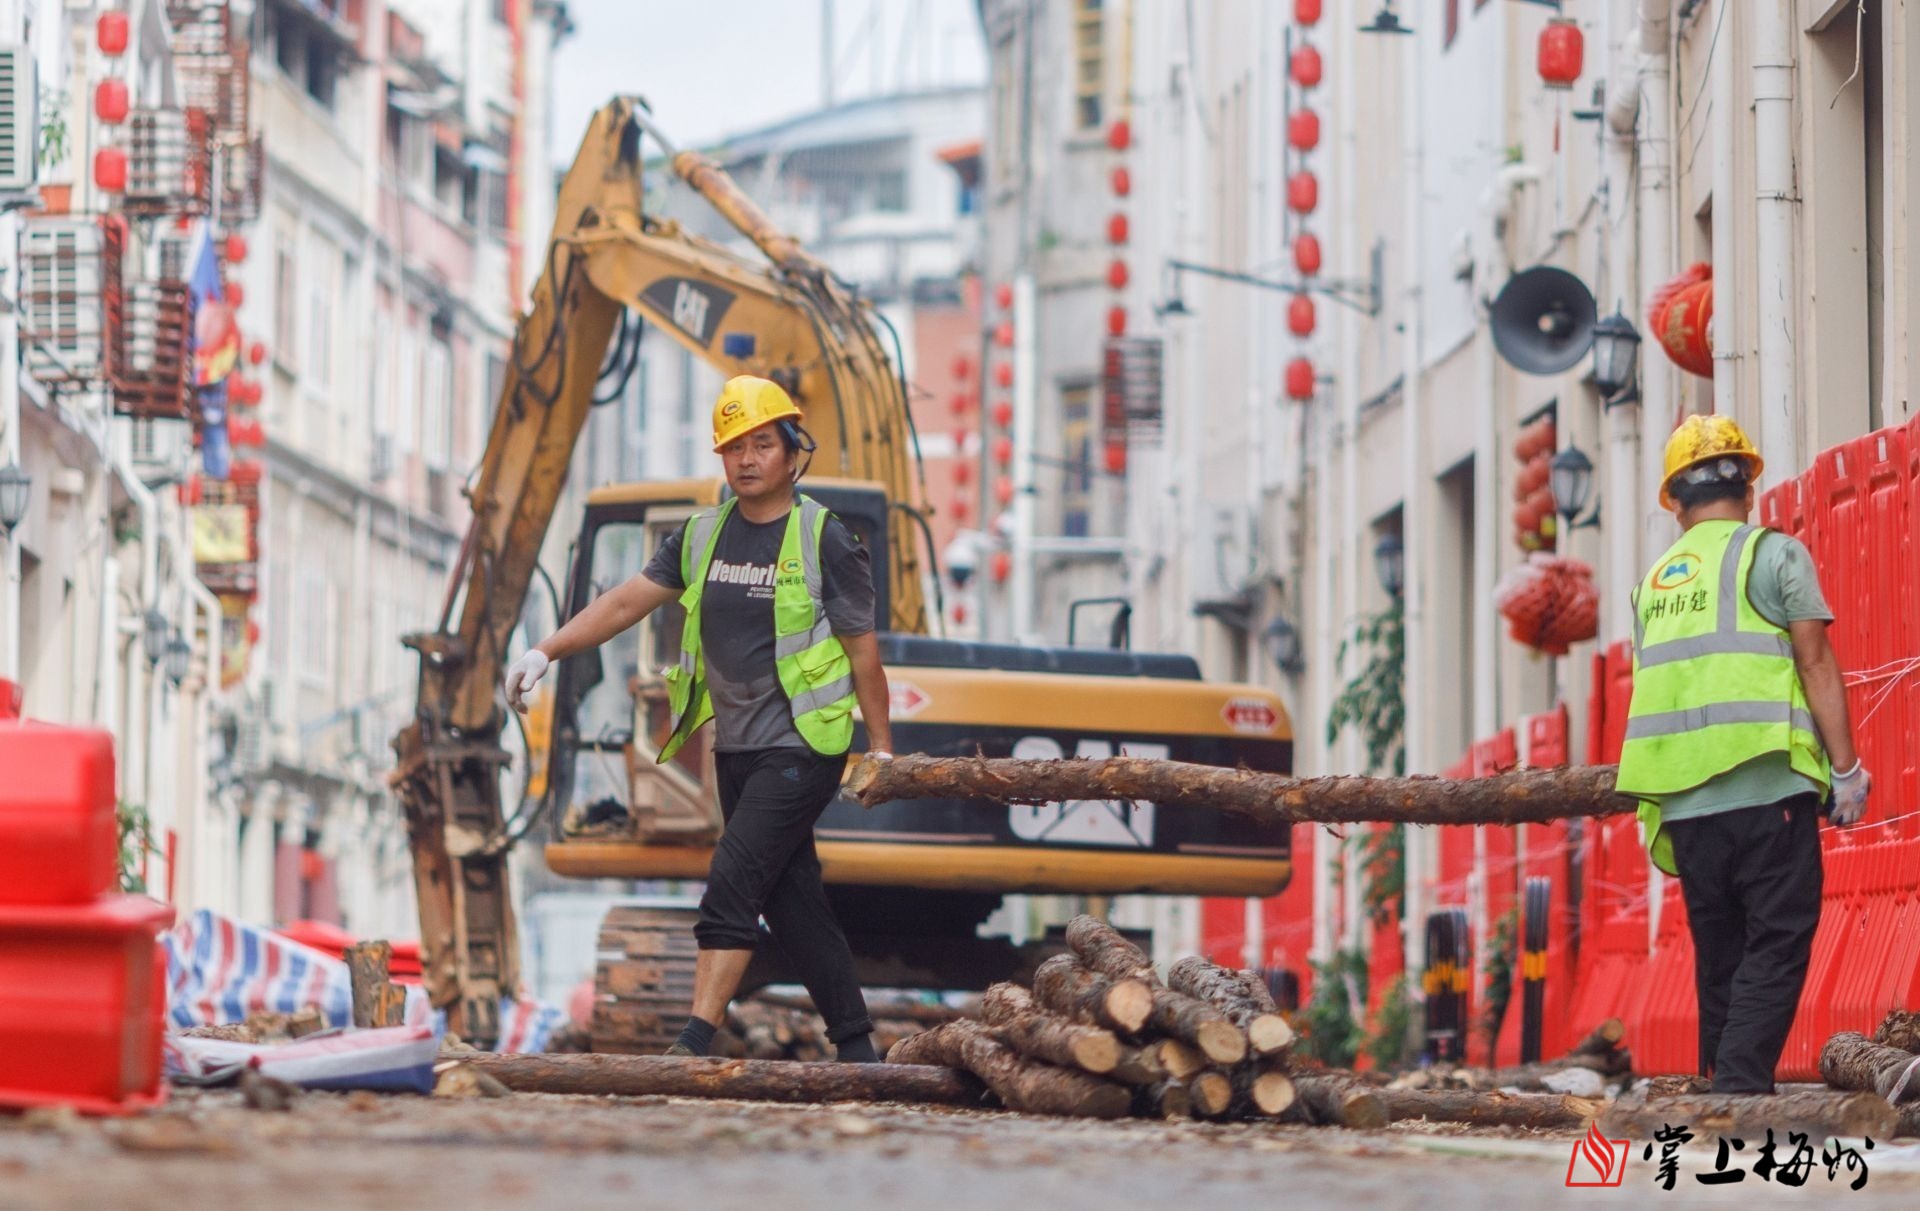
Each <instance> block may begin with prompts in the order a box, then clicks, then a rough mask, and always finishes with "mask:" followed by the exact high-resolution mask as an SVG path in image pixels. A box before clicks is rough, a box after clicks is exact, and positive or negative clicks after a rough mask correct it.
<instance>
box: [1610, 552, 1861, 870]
mask: <svg viewBox="0 0 1920 1211" xmlns="http://www.w3.org/2000/svg"><path fill="white" fill-rule="evenodd" d="M1764 533H1766V531H1765V530H1764V529H1762V528H1761V527H1759V526H1750V525H1744V524H1742V523H1740V522H1737V521H1703V522H1701V523H1700V524H1698V525H1696V526H1694V527H1693V528H1692V529H1691V530H1688V531H1687V532H1686V533H1685V534H1683V535H1681V537H1680V541H1678V542H1676V543H1674V544H1673V546H1672V547H1670V548H1669V549H1668V550H1667V553H1666V554H1665V555H1663V556H1661V557H1660V561H1659V562H1658V563H1656V564H1654V565H1653V569H1652V570H1651V571H1650V572H1648V573H1647V575H1646V579H1644V580H1642V581H1641V582H1640V586H1639V587H1638V588H1636V589H1635V590H1634V592H1633V626H1634V645H1633V705H1632V707H1631V708H1629V710H1628V711H1627V740H1626V745H1625V747H1624V748H1622V749H1621V752H1620V776H1619V781H1618V782H1617V783H1616V786H1617V788H1618V789H1619V791H1620V793H1622V794H1625V795H1636V796H1639V797H1640V799H1641V804H1640V825H1641V837H1642V839H1643V840H1644V841H1645V842H1646V846H1647V853H1648V856H1649V857H1651V858H1652V860H1653V864H1654V865H1655V866H1657V867H1659V868H1660V869H1661V870H1663V871H1666V872H1667V873H1668V874H1676V873H1678V872H1677V871H1676V870H1675V869H1674V865H1673V838H1671V837H1670V836H1668V835H1666V834H1665V833H1664V832H1663V831H1662V830H1661V827H1660V803H1659V797H1660V796H1662V795H1671V794H1676V793H1678V792H1680V791H1684V790H1691V789H1692V788H1694V787H1696V786H1700V785H1701V784H1703V783H1705V782H1707V781H1708V780H1710V779H1713V778H1717V777H1719V776H1720V775H1721V774H1724V773H1726V772H1727V771H1729V770H1731V769H1733V768H1734V767H1735V766H1738V765H1742V764H1744V763H1746V762H1748V761H1751V760H1753V759H1754V758H1756V757H1763V756H1765V755H1767V754H1768V753H1780V752H1784V753H1787V754H1788V755H1789V757H1790V759H1791V762H1792V765H1793V768H1794V769H1795V770H1796V771H1798V772H1799V773H1802V774H1804V775H1806V776H1807V777H1808V778H1811V779H1812V780H1813V781H1815V782H1817V783H1819V784H1820V785H1821V786H1822V787H1825V786H1827V785H1828V783H1829V781H1830V772H1829V767H1828V765H1827V754H1826V750H1825V749H1824V748H1822V747H1821V744H1820V736H1819V733H1818V731H1817V730H1816V729H1815V727H1814V722H1813V712H1812V711H1811V710H1810V709H1808V707H1807V696H1806V691H1805V689H1804V688H1803V687H1802V686H1801V684H1800V674H1799V671H1798V670H1797V669H1796V668H1795V667H1794V663H1793V644H1792V643H1791V641H1790V640H1789V639H1788V636H1787V632H1786V631H1785V630H1783V629H1782V628H1780V627H1777V626H1775V625H1774V624H1773V623H1771V622H1769V621H1768V620H1767V619H1766V617H1765V616H1763V615H1762V614H1761V613H1760V611H1758V610H1756V609H1754V608H1753V603H1752V602H1751V601H1749V600H1748V599H1747V577H1748V575H1749V574H1751V572H1752V571H1753V557H1754V553H1755V551H1757V550H1758V549H1759V546H1760V536H1761V535H1762V534H1764Z"/></svg>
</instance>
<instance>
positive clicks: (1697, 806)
mask: <svg viewBox="0 0 1920 1211" xmlns="http://www.w3.org/2000/svg"><path fill="white" fill-rule="evenodd" d="M1759 542H1760V547H1759V549H1758V550H1756V551H1755V552H1754V555H1753V569H1752V571H1751V572H1750V573H1749V574H1748V576H1747V600H1748V601H1750V602H1752V603H1753V608H1754V609H1755V610H1756V611H1758V612H1759V614H1760V616H1761V617H1762V618H1765V619H1766V620H1767V621H1768V622H1771V623H1773V624H1774V625H1775V626H1779V627H1784V626H1786V625H1787V624H1788V623H1793V622H1805V621H1807V620H1808V619H1815V618H1817V619H1819V620H1821V621H1823V622H1832V621H1833V611H1832V610H1831V609H1829V608H1828V606H1827V599H1826V596H1825V595H1824V594H1822V593H1821V591H1820V574H1819V573H1818V572H1817V571H1816V570H1815V569H1814V566H1813V556H1812V555H1809V554H1808V553H1807V549H1806V547H1804V546H1802V545H1800V540H1799V539H1797V538H1794V537H1793V536H1791V535H1788V534H1782V533H1780V532H1779V531H1777V530H1769V531H1767V532H1766V533H1765V534H1762V535H1761V536H1760V539H1759ZM1819 790H1820V787H1819V784H1818V783H1816V782H1814V781H1813V780H1812V779H1810V778H1808V777H1807V776H1806V775H1804V774H1801V773H1799V772H1798V771H1796V770H1795V769H1794V768H1793V766H1792V763H1791V760H1790V759H1789V758H1788V756H1787V754H1785V753H1768V754H1767V755H1766V756H1764V757H1755V758H1754V759H1753V760H1751V761H1748V762H1746V763H1744V764H1742V765H1737V766H1735V767H1734V768H1733V769H1730V770H1728V771H1727V772H1726V773H1724V774H1721V775H1720V776H1719V777H1718V778H1714V779H1711V780H1709V781H1707V782H1705V783H1702V784H1701V785H1699V786H1696V787H1694V788H1693V789H1692V790H1685V791H1681V792H1679V793H1678V794H1673V795H1667V796H1665V797H1664V798H1662V799H1661V801H1660V819H1661V821H1662V822H1663V823H1666V822H1671V821H1674V820H1686V819H1689V818H1691V817H1695V816H1711V815H1714V814H1716V813H1718V812H1729V811H1735V810H1737V809H1739V808H1743V807H1758V806H1761V805H1762V804H1767V803H1778V802H1779V801H1780V800H1782V799H1789V798H1792V797H1793V796H1794V795H1798V794H1803V793H1806V792H1815V793H1818V791H1819Z"/></svg>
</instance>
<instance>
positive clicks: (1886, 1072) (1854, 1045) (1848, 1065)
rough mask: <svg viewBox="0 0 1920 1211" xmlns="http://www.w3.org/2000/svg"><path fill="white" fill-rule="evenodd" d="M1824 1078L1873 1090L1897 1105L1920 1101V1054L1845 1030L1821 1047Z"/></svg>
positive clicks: (1838, 1084) (1834, 1083)
mask: <svg viewBox="0 0 1920 1211" xmlns="http://www.w3.org/2000/svg"><path fill="white" fill-rule="evenodd" d="M1820 1077H1821V1079H1822V1080H1824V1081H1826V1082H1827V1084H1828V1085H1831V1086H1832V1087H1833V1088H1835V1089H1871V1090H1872V1091H1873V1092H1875V1093H1877V1094H1879V1095H1880V1096H1881V1097H1883V1098H1886V1099H1887V1100H1888V1101H1889V1102H1892V1103H1894V1104H1895V1105H1905V1104H1907V1103H1911V1102H1920V1055H1915V1054H1914V1053H1913V1052H1911V1051H1902V1050H1901V1049H1900V1048H1898V1047H1883V1046H1881V1045H1880V1044H1879V1043H1876V1042H1874V1041H1873V1040H1872V1039H1869V1038H1868V1037H1866V1036H1865V1035H1863V1034H1860V1033H1858V1032H1856V1031H1852V1030H1843V1031H1841V1032H1840V1033H1839V1034H1836V1035H1834V1036H1833V1037H1832V1038H1830V1039H1828V1040H1827V1045H1826V1046H1825V1047H1822V1048H1821V1049H1820Z"/></svg>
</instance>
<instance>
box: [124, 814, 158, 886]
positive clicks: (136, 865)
mask: <svg viewBox="0 0 1920 1211" xmlns="http://www.w3.org/2000/svg"><path fill="white" fill-rule="evenodd" d="M114 814H115V816H116V817H117V818H118V820H119V823H120V890H121V891H125V892H145V891H146V890H147V876H146V873H145V867H146V860H147V855H149V854H157V853H159V852H160V847H159V846H157V845H155V844H154V843H153V820H152V818H150V817H149V816H148V815H147V809H146V808H145V807H144V806H143V805H141V804H138V803H127V802H124V801H123V802H121V804H120V805H119V807H118V808H117V809H116V810H115V813H114Z"/></svg>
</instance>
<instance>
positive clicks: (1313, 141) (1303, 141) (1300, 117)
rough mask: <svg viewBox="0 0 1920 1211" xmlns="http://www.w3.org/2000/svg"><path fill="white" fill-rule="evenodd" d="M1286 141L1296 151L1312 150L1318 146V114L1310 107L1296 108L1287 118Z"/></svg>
mask: <svg viewBox="0 0 1920 1211" xmlns="http://www.w3.org/2000/svg"><path fill="white" fill-rule="evenodd" d="M1287 143H1288V144H1289V145H1291V146H1292V147H1293V148H1294V150H1296V151H1312V150H1313V149H1314V148H1316V147H1318V146H1320V115H1319V114H1317V113H1314V112H1313V111H1312V110H1311V109H1296V110H1294V111H1293V116H1292V117H1291V118H1288V119H1287Z"/></svg>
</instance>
